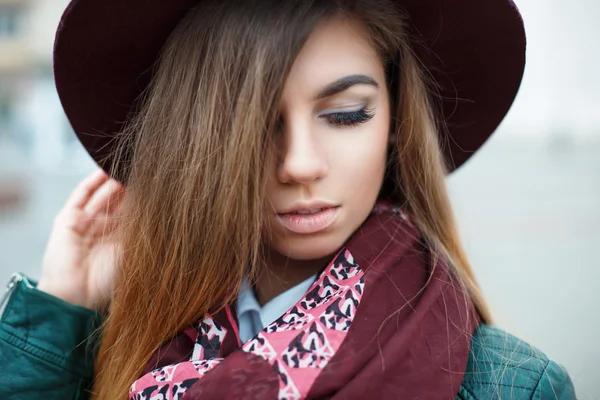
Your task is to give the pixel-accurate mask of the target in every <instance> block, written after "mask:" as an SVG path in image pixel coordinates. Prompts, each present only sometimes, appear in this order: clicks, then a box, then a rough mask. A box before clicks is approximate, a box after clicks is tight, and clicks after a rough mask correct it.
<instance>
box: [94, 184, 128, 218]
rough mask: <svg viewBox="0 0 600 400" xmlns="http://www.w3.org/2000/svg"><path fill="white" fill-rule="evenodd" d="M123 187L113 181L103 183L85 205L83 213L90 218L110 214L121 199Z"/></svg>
mask: <svg viewBox="0 0 600 400" xmlns="http://www.w3.org/2000/svg"><path fill="white" fill-rule="evenodd" d="M123 192H124V187H123V185H121V184H120V183H119V182H117V181H116V180H114V179H110V180H108V181H107V182H105V183H104V184H103V185H102V186H101V187H100V188H99V189H98V190H97V191H96V192H95V193H94V195H93V196H92V198H91V199H90V200H89V201H88V203H87V204H86V205H85V208H84V210H85V212H86V213H88V214H89V215H91V216H95V215H106V214H110V212H111V209H113V208H114V207H115V206H116V205H117V204H118V203H119V202H120V200H121V198H122V197H123V194H124V193H123Z"/></svg>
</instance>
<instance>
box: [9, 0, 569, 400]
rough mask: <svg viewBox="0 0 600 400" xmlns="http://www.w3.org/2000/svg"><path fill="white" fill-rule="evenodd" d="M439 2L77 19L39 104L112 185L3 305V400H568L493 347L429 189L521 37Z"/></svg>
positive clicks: (513, 16) (498, 3) (111, 3)
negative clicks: (44, 102)
mask: <svg viewBox="0 0 600 400" xmlns="http://www.w3.org/2000/svg"><path fill="white" fill-rule="evenodd" d="M446 3H448V2H443V1H430V2H427V3H423V2H412V1H409V0H404V1H393V0H367V1H365V0H361V1H358V0H331V1H310V0H290V1H280V0H277V1H276V0H251V1H248V0H245V1H241V0H227V1H223V0H202V1H198V0H178V1H173V0H169V1H154V2H142V1H137V0H136V1H128V2H127V3H125V2H121V1H120V0H102V1H100V0H96V1H93V0H79V1H77V0H75V1H73V2H72V3H71V5H70V6H69V8H68V9H67V11H66V12H65V14H64V16H63V19H62V22H61V25H60V27H59V31H58V34H57V38H56V47H55V76H56V83H57V88H58V91H59V95H60V98H61V101H62V103H63V106H64V108H65V111H66V113H67V116H68V117H69V120H70V122H71V124H72V125H73V127H74V130H75V132H76V133H77V135H78V137H79V139H80V140H81V142H82V143H83V145H84V146H85V147H86V148H87V149H88V151H89V152H90V154H91V155H92V156H93V157H94V159H95V160H96V161H97V162H98V163H99V164H100V165H101V166H102V167H103V168H104V169H105V170H106V171H107V172H108V174H106V173H104V172H99V173H96V174H94V175H92V176H91V177H89V178H88V179H86V180H85V181H84V182H83V183H82V184H81V185H80V186H79V187H78V188H77V189H75V191H74V192H73V194H72V196H71V198H70V199H69V201H68V202H67V204H66V205H65V208H64V209H63V210H62V211H61V213H60V214H59V216H58V217H57V218H56V221H55V224H54V228H53V232H52V234H51V238H50V240H49V243H48V246H47V250H46V254H45V258H44V264H43V269H42V276H41V279H40V282H39V284H37V288H36V287H35V286H36V284H35V282H32V281H30V280H28V279H27V278H26V277H24V276H22V275H17V278H16V279H15V280H14V282H13V291H12V293H11V295H10V298H9V300H8V302H7V305H6V312H5V314H4V316H3V320H2V321H3V322H2V330H1V331H0V333H2V336H0V339H1V340H2V341H1V343H2V344H1V345H2V356H0V357H1V358H2V361H3V363H2V365H3V369H4V372H3V374H7V376H8V379H5V381H7V382H9V383H8V386H7V387H5V388H3V389H2V390H3V393H2V394H3V395H2V398H39V396H40V394H42V393H43V396H42V397H43V398H61V399H74V398H78V399H82V398H90V399H121V398H126V397H128V396H129V398H130V399H151V398H152V399H159V398H160V399H167V398H168V399H200V398H202V399H204V398H206V399H221V398H222V399H225V398H227V399H242V398H243V399H245V398H248V399H274V398H280V399H300V398H335V399H359V398H360V399H363V398H381V399H398V398H400V399H405V398H419V399H451V398H461V399H489V398H519V399H520V398H523V399H525V398H527V399H529V398H560V399H571V398H574V391H573V387H572V384H571V382H570V379H569V377H568V375H567V374H566V372H565V371H564V370H562V369H561V368H560V367H559V366H558V365H557V364H555V363H553V362H551V361H549V360H548V359H547V358H546V357H545V356H544V355H543V354H542V353H540V352H539V351H537V350H536V349H534V348H531V347H529V346H527V345H525V344H524V343H522V342H520V341H518V340H517V339H516V338H514V337H512V336H509V335H507V334H505V333H503V332H501V331H500V330H497V329H495V328H492V327H491V326H490V325H489V324H491V322H492V319H491V316H490V312H489V310H488V308H487V306H486V304H485V301H484V298H483V295H482V294H481V292H480V290H479V287H478V285H477V283H476V281H475V279H474V276H473V273H472V270H471V268H470V266H469V263H468V260H467V258H466V256H465V254H464V251H463V249H462V247H461V244H460V240H459V238H458V235H457V232H456V227H455V223H454V220H453V217H452V212H451V207H450V204H449V201H448V196H447V193H446V189H445V184H444V177H445V174H446V173H448V172H450V171H452V170H454V169H455V168H457V167H458V166H459V165H461V164H462V163H464V162H465V161H466V160H467V158H468V157H469V156H470V155H471V154H472V152H473V151H475V150H476V149H477V148H478V147H479V146H480V145H481V144H482V143H483V142H484V141H485V140H486V138H487V137H488V136H489V135H490V134H491V133H492V131H493V130H494V129H495V128H496V126H497V125H498V124H499V122H500V121H501V119H502V118H503V117H504V115H505V114H506V112H507V110H508V108H509V107H510V105H511V103H512V101H513V99H514V96H515V94H516V91H517V89H518V86H519V83H520V80H521V76H522V72H523V65H524V50H525V40H524V32H523V27H522V22H521V20H520V17H519V14H518V11H517V10H516V8H515V7H514V5H513V4H512V3H510V2H507V1H506V0H490V1H488V2H486V3H485V5H484V4H480V3H481V2H478V1H474V0H461V1H458V2H453V4H452V5H451V6H450V5H447V4H446ZM109 176H112V178H109ZM119 182H120V183H119ZM125 188H126V189H125ZM92 310H94V311H92ZM95 328H98V329H97V330H96V329H95ZM51 332H52V333H51ZM57 332H60V333H59V334H57ZM94 333H97V335H94ZM90 337H91V340H87V339H88V338H90ZM95 343H98V344H99V346H98V348H96V346H95ZM34 363H35V364H34ZM92 363H94V364H95V367H94V368H93V367H92ZM30 364H32V365H30ZM92 371H93V372H92ZM92 377H93V380H92V379H91V378H92Z"/></svg>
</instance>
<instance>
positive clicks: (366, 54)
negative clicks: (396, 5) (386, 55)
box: [283, 18, 384, 99]
mask: <svg viewBox="0 0 600 400" xmlns="http://www.w3.org/2000/svg"><path fill="white" fill-rule="evenodd" d="M353 74H365V75H370V76H372V77H373V78H375V79H376V80H383V78H384V76H383V75H384V72H383V65H382V62H381V60H380V57H379V56H378V54H377V52H376V50H375V48H374V47H373V46H372V45H371V44H370V43H369V39H368V35H367V31H366V29H365V28H364V26H363V25H362V24H361V23H360V22H358V21H355V20H351V19H342V18H336V19H331V20H327V21H323V22H321V23H320V24H319V25H317V27H316V28H315V30H314V31H313V32H312V33H311V34H310V36H309V37H308V40H307V41H306V43H305V44H304V46H303V47H302V49H301V50H300V53H299V54H298V57H297V58H296V60H295V61H294V64H293V65H292V69H291V71H290V74H289V75H288V78H287V80H286V83H285V88H284V94H283V97H284V99H285V98H289V97H291V96H293V97H297V96H299V95H307V96H313V95H314V93H316V92H317V91H318V89H319V88H321V87H323V86H325V85H327V84H328V83H330V82H332V81H334V80H336V79H339V78H340V77H343V76H346V75H353Z"/></svg>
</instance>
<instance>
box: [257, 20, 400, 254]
mask: <svg viewBox="0 0 600 400" xmlns="http://www.w3.org/2000/svg"><path fill="white" fill-rule="evenodd" d="M280 115H281V129H280V131H279V132H277V137H276V148H277V152H278V155H277V157H276V162H274V163H273V165H272V168H271V170H270V175H269V181H268V187H267V192H268V198H269V200H270V202H271V205H272V208H273V211H271V210H270V213H269V217H268V219H269V220H268V229H269V231H270V233H271V235H270V243H269V244H270V246H271V248H272V249H273V250H275V251H277V252H278V253H280V254H282V255H283V256H286V257H289V258H292V259H297V260H312V259H318V258H322V257H325V256H328V255H331V254H332V253H334V252H335V251H337V250H338V249H339V248H340V247H341V246H342V245H343V244H344V242H345V241H346V240H347V239H348V238H349V237H350V235H352V233H353V232H354V231H355V230H356V229H357V228H358V227H359V226H360V224H362V223H363V222H364V220H365V219H366V218H367V216H368V214H369V213H370V211H371V208H372V207H373V205H374V203H375V201H376V199H377V195H378V193H379V190H380V188H381V185H382V183H383V177H384V173H385V166H386V154H387V147H388V143H389V127H390V109H389V98H388V91H387V88H386V84H385V73H384V69H383V65H382V62H381V60H380V58H379V57H378V55H377V53H376V51H375V49H374V48H373V47H372V46H371V45H370V44H369V42H368V41H367V36H366V32H365V31H364V28H363V27H362V26H361V25H360V23H358V22H355V21H350V20H342V19H336V20H331V21H327V22H324V23H322V24H320V25H319V26H318V27H317V28H316V29H315V30H314V31H313V32H312V33H311V35H310V37H309V38H308V41H307V42H306V44H305V45H304V47H303V48H302V50H301V51H300V53H299V55H298V57H297V59H296V60H295V62H294V64H293V66H292V69H291V72H290V74H289V77H288V79H287V81H286V83H285V87H284V92H283V98H282V101H281V104H280Z"/></svg>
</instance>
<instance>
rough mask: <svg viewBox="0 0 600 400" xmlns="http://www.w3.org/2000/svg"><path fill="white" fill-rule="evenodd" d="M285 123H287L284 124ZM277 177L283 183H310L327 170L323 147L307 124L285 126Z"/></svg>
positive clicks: (319, 177) (324, 174)
mask: <svg viewBox="0 0 600 400" xmlns="http://www.w3.org/2000/svg"><path fill="white" fill-rule="evenodd" d="M286 125H287V124H286ZM283 139H284V140H283V142H284V143H283V149H281V150H282V151H281V153H280V155H281V156H280V163H279V166H278V170H277V177H278V179H279V181H280V182H281V183H285V184H293V183H296V184H303V185H306V184H310V183H312V182H314V181H317V180H320V179H323V178H324V177H325V176H326V175H327V172H328V170H329V165H328V164H327V160H326V158H325V154H324V153H325V151H324V150H325V149H323V148H322V146H320V143H319V141H318V138H316V137H315V135H314V132H312V130H311V129H310V127H308V126H300V125H299V124H296V126H294V127H291V126H286V127H285V128H284V134H283Z"/></svg>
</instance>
